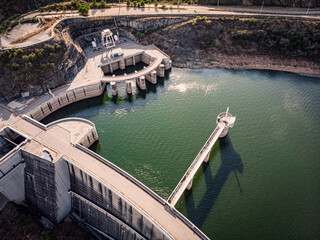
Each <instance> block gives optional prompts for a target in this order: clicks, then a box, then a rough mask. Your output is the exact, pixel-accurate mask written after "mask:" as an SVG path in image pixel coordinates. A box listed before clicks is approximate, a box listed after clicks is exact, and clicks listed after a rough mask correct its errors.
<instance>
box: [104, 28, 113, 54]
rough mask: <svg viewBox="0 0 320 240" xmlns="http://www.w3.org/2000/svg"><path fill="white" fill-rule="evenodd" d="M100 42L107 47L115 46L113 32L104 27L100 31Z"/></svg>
mask: <svg viewBox="0 0 320 240" xmlns="http://www.w3.org/2000/svg"><path fill="white" fill-rule="evenodd" d="M101 43H102V45H103V46H104V47H105V48H107V49H108V48H112V47H114V46H116V44H115V42H114V38H113V33H112V32H111V31H110V29H105V30H103V31H102V32H101Z"/></svg>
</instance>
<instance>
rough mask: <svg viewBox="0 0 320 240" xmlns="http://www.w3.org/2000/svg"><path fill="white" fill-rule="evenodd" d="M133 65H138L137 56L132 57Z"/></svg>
mask: <svg viewBox="0 0 320 240" xmlns="http://www.w3.org/2000/svg"><path fill="white" fill-rule="evenodd" d="M132 65H133V66H135V65H136V57H135V56H133V57H132Z"/></svg>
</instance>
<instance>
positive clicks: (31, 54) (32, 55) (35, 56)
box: [29, 52, 37, 62]
mask: <svg viewBox="0 0 320 240" xmlns="http://www.w3.org/2000/svg"><path fill="white" fill-rule="evenodd" d="M36 58H37V55H36V54H35V53H34V52H32V53H30V54H29V59H30V60H31V61H33V62H34V61H35V60H36Z"/></svg>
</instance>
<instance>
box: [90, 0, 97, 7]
mask: <svg viewBox="0 0 320 240" xmlns="http://www.w3.org/2000/svg"><path fill="white" fill-rule="evenodd" d="M91 8H98V4H97V1H96V0H93V1H92V3H91Z"/></svg>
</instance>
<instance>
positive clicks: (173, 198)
mask: <svg viewBox="0 0 320 240" xmlns="http://www.w3.org/2000/svg"><path fill="white" fill-rule="evenodd" d="M235 120H236V117H233V116H232V115H231V114H230V113H229V108H227V111H226V112H223V113H220V114H219V115H218V117H217V121H216V123H217V127H216V128H215V129H214V131H213V132H212V134H211V135H210V137H209V139H208V140H207V141H206V143H205V144H204V146H203V147H202V149H201V150H200V152H199V153H198V155H197V156H196V158H195V159H194V160H193V162H192V163H191V165H190V167H189V168H188V170H187V171H186V173H185V174H184V175H183V177H182V178H181V180H180V182H179V183H178V185H177V186H176V188H175V189H174V190H173V192H172V193H171V195H170V197H169V198H168V202H169V204H170V205H171V206H173V207H174V206H175V205H176V203H177V202H178V200H179V199H180V197H181V195H182V194H183V192H184V190H185V189H188V190H190V189H191V188H192V182H193V177H194V175H195V174H196V172H197V171H198V169H199V167H200V166H201V164H202V162H208V160H209V157H210V153H211V150H212V147H213V145H214V144H215V142H216V141H217V139H218V138H223V137H225V136H226V135H227V133H228V130H229V128H230V127H231V128H232V127H233V125H234V122H235Z"/></svg>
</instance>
